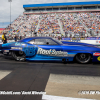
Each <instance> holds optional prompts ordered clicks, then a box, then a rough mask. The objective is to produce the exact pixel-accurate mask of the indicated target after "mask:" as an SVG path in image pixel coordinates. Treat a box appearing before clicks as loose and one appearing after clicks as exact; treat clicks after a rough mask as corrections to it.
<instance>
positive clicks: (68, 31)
mask: <svg viewBox="0 0 100 100" xmlns="http://www.w3.org/2000/svg"><path fill="white" fill-rule="evenodd" d="M23 8H24V10H25V11H24V12H23V15H20V16H19V17H18V18H17V19H16V20H14V21H13V23H12V24H11V28H10V25H9V26H8V27H7V28H6V31H7V32H8V35H9V36H12V37H13V36H14V35H15V34H18V35H19V36H20V35H22V36H26V37H30V36H34V33H35V32H37V36H51V37H55V38H56V37H58V36H60V37H99V36H100V1H91V2H90V1H88V2H67V3H47V4H29V5H23Z"/></svg>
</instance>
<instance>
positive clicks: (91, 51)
mask: <svg viewBox="0 0 100 100" xmlns="http://www.w3.org/2000/svg"><path fill="white" fill-rule="evenodd" d="M0 50H1V51H3V54H8V53H9V54H10V55H11V56H12V57H13V58H14V59H15V60H17V61H25V60H28V61H62V62H66V61H73V60H76V61H77V62H79V63H88V62H90V61H93V62H97V61H98V62H99V61H100V48H99V47H97V46H95V45H92V44H86V43H79V42H68V41H58V40H56V39H53V38H51V37H30V38H25V39H23V40H20V41H18V42H12V43H6V44H1V45H0Z"/></svg>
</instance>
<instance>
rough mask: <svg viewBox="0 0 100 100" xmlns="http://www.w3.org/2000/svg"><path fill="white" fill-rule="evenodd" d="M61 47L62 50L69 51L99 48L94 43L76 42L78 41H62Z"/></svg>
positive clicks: (99, 49)
mask: <svg viewBox="0 0 100 100" xmlns="http://www.w3.org/2000/svg"><path fill="white" fill-rule="evenodd" d="M62 48H63V50H64V51H66V50H69V51H85V52H86V51H87V52H91V51H92V52H93V51H94V52H100V48H99V47H98V46H96V45H92V44H86V43H78V42H64V43H63V44H62Z"/></svg>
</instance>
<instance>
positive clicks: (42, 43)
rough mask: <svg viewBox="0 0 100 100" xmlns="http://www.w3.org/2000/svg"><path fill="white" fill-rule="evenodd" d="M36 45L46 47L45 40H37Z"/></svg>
mask: <svg viewBox="0 0 100 100" xmlns="http://www.w3.org/2000/svg"><path fill="white" fill-rule="evenodd" d="M35 44H40V45H46V40H45V39H35Z"/></svg>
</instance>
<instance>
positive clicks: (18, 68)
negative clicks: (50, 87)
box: [0, 55, 100, 100]
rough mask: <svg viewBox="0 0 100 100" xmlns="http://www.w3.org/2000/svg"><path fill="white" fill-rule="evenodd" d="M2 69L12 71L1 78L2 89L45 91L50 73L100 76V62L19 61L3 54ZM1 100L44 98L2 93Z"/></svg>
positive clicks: (0, 68)
mask: <svg viewBox="0 0 100 100" xmlns="http://www.w3.org/2000/svg"><path fill="white" fill-rule="evenodd" d="M0 70H4V71H5V70H6V71H12V72H11V73H10V74H8V75H7V76H6V77H4V78H3V79H1V80H0V91H45V88H46V85H47V82H48V79H49V77H50V74H55V75H57V74H60V75H79V76H90V77H94V76H95V77H99V78H100V63H98V64H96V63H92V64H77V63H74V62H70V63H67V64H63V63H61V62H59V63H58V62H54V63H51V62H17V61H14V60H13V59H12V58H10V57H6V58H4V56H2V55H0ZM0 100H42V95H0Z"/></svg>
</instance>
